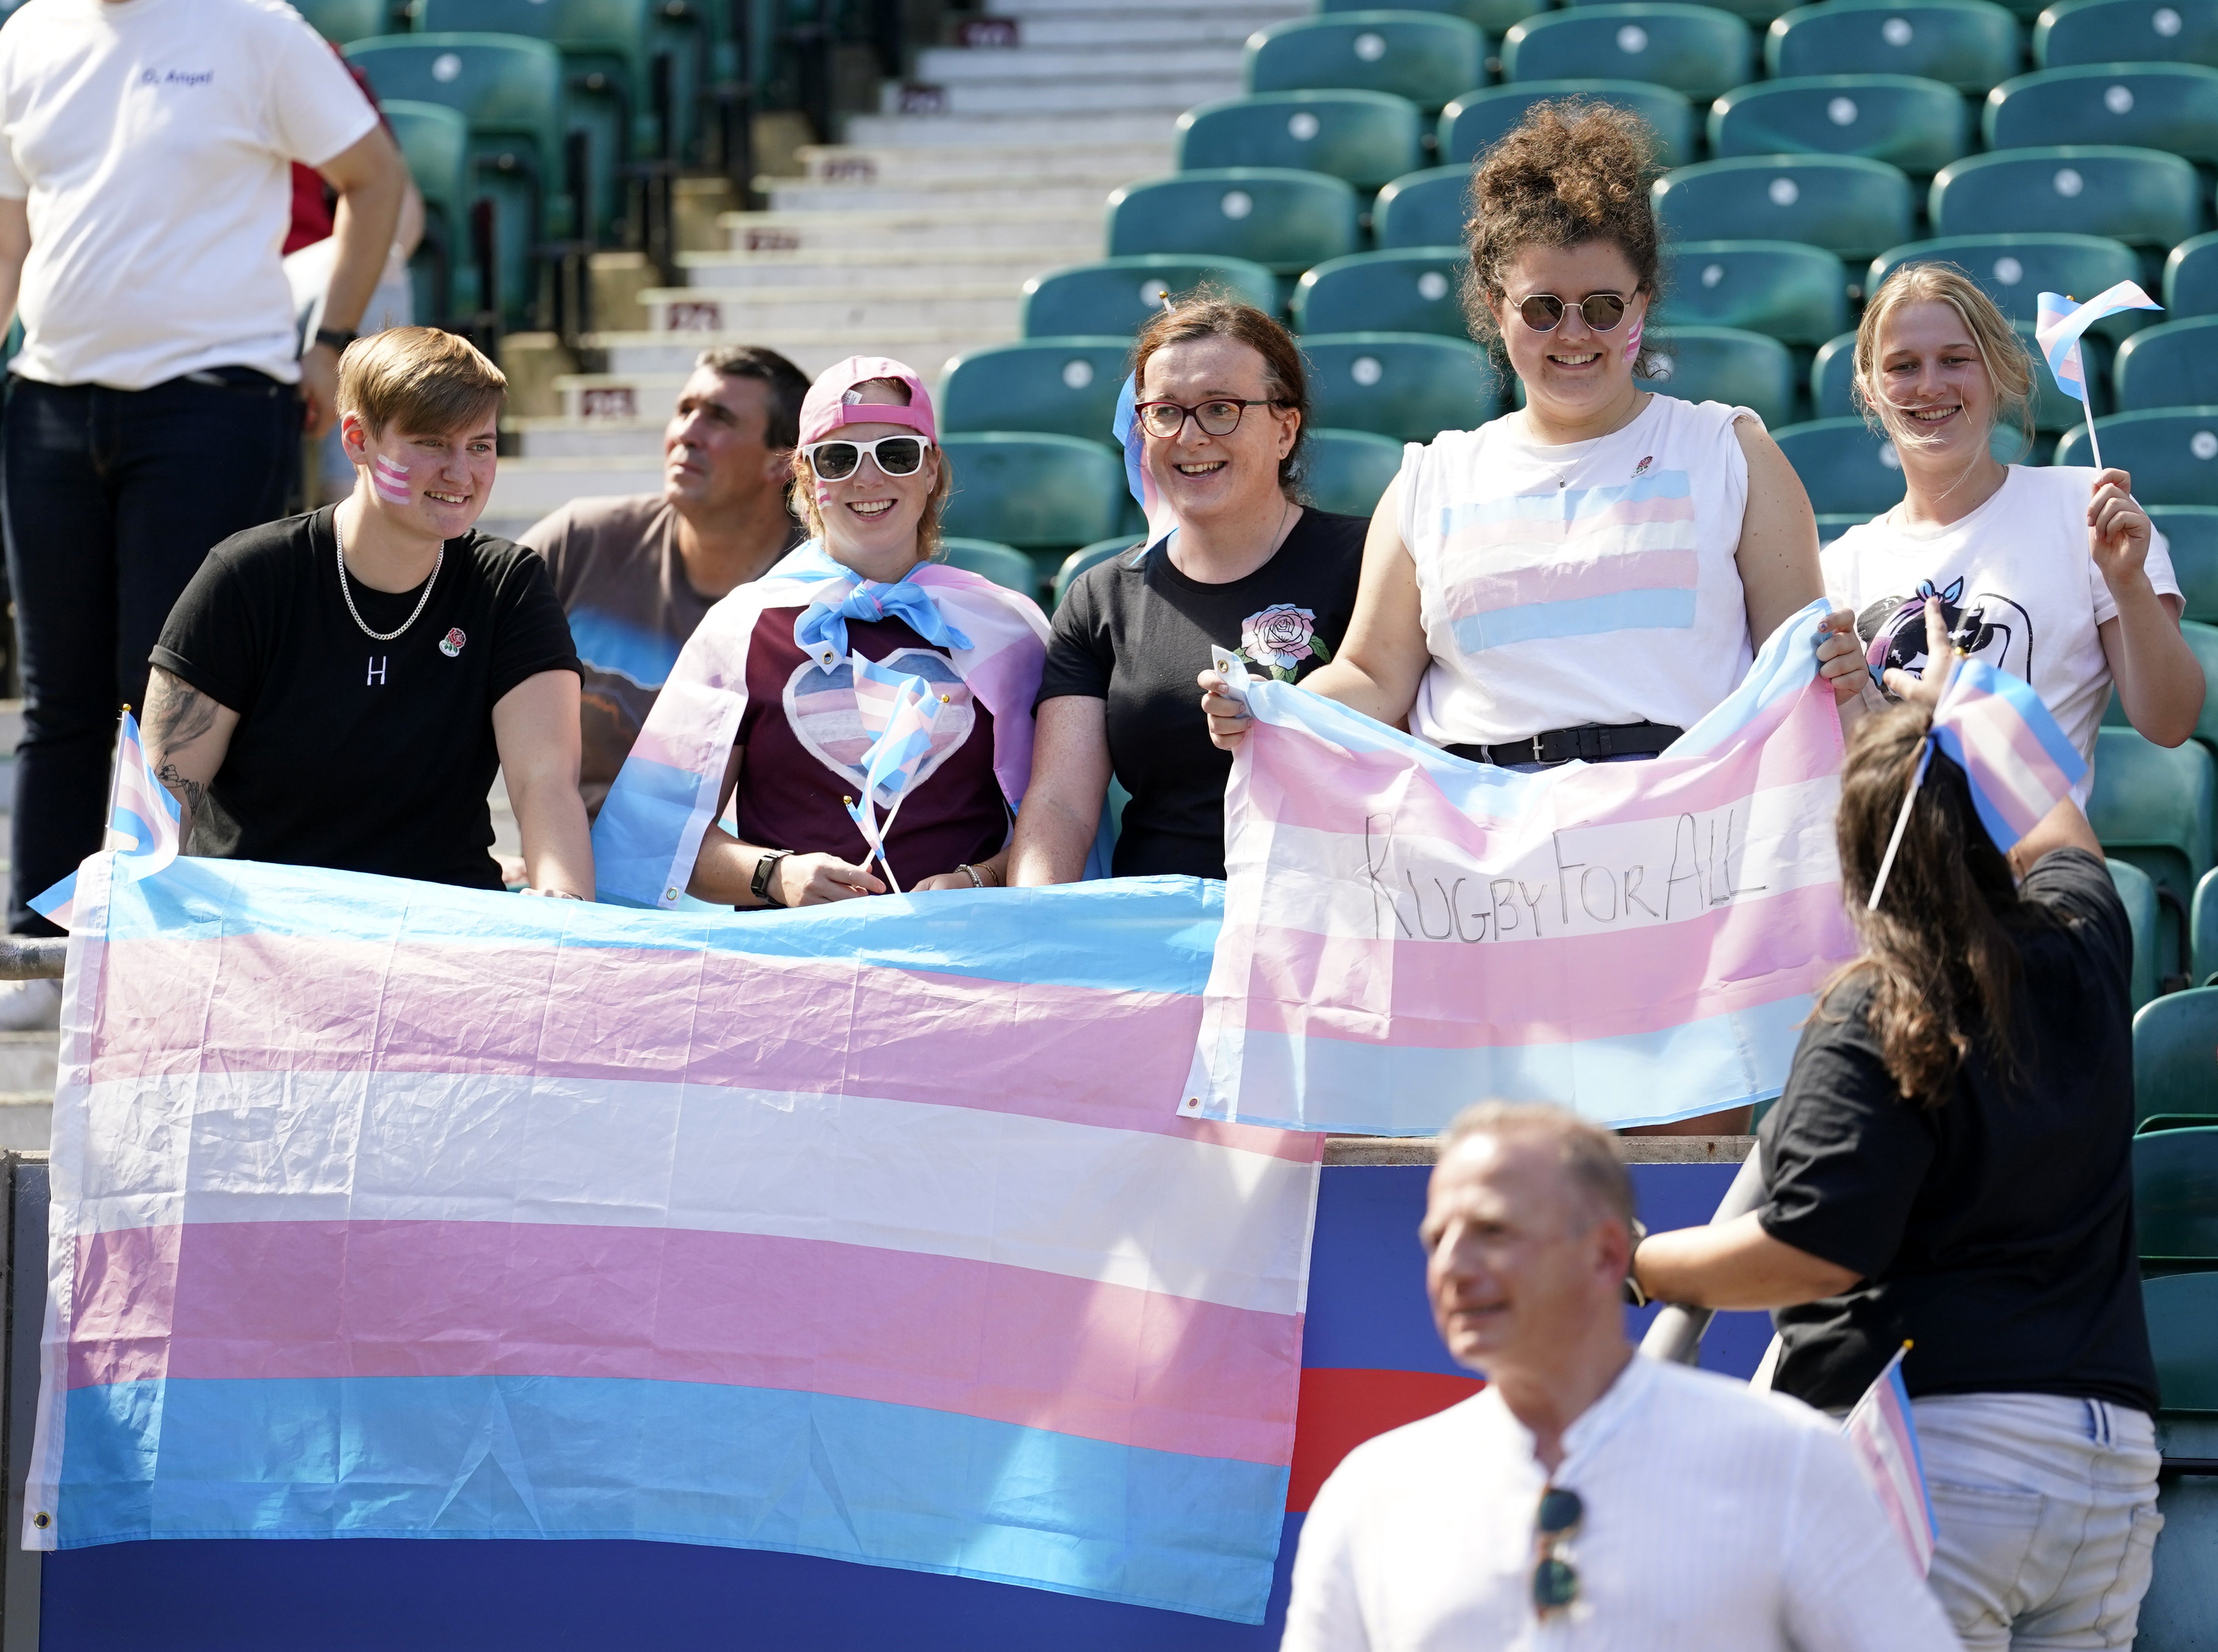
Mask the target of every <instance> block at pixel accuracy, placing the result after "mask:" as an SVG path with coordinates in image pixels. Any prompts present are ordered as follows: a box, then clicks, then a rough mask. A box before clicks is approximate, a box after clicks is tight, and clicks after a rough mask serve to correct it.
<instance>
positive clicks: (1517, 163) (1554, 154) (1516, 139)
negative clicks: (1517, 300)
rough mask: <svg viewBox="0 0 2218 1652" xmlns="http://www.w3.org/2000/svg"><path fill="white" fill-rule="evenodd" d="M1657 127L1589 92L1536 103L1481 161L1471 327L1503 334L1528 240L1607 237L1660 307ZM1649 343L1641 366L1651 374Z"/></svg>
mask: <svg viewBox="0 0 2218 1652" xmlns="http://www.w3.org/2000/svg"><path fill="white" fill-rule="evenodd" d="M1656 174H1657V165H1656V134H1655V133H1653V132H1651V131H1650V130H1649V127H1648V123H1647V122H1646V121H1644V120H1642V119H1641V118H1640V117H1639V115H1637V114H1633V113H1632V112H1631V111H1630V110H1627V109H1621V108H1617V107H1616V106H1614V104H1609V103H1597V102H1593V101H1592V100H1591V99H1588V98H1578V97H1572V98H1560V99H1552V100H1550V101H1549V102H1544V103H1535V104H1534V105H1533V107H1532V108H1529V109H1527V111H1526V112H1525V118H1524V119H1523V120H1522V121H1519V122H1518V123H1517V125H1516V126H1515V127H1514V128H1512V129H1511V130H1510V131H1509V133H1507V134H1505V135H1504V136H1503V137H1502V138H1501V139H1498V140H1497V141H1496V143H1495V144H1494V145H1493V146H1492V147H1490V149H1488V150H1487V151H1486V152H1485V153H1484V154H1483V155H1481V156H1480V157H1479V158H1478V163H1477V164H1476V165H1475V166H1474V167H1473V169H1472V170H1471V218H1470V220H1469V221H1468V222H1466V223H1465V225H1464V244H1465V246H1466V247H1468V248H1469V250H1470V252H1471V279H1470V280H1469V281H1466V282H1465V283H1464V288H1463V308H1464V315H1465V319H1467V320H1468V321H1469V323H1470V324H1471V337H1474V338H1476V339H1478V340H1479V341H1480V342H1481V343H1493V342H1495V341H1496V339H1497V338H1498V337H1500V329H1499V328H1498V327H1497V326H1496V325H1495V320H1494V311H1493V309H1492V307H1491V306H1494V305H1495V304H1497V303H1499V302H1500V301H1501V300H1502V298H1503V296H1504V295H1505V292H1506V288H1505V287H1504V285H1503V283H1504V282H1505V281H1506V279H1507V275H1508V271H1509V266H1510V264H1511V263H1515V260H1516V257H1517V255H1518V254H1519V253H1520V252H1521V251H1524V250H1525V249H1526V248H1527V247H1528V246H1544V247H1575V246H1579V245H1583V244H1585V243H1586V242H1589V241H1607V242H1608V243H1610V244H1612V245H1613V246H1614V247H1616V248H1617V249H1618V251H1620V252H1622V253H1624V254H1625V257H1626V262H1627V263H1630V264H1632V266H1633V274H1634V275H1635V276H1636V277H1637V278H1638V280H1639V285H1640V287H1641V288H1642V289H1643V290H1645V292H1646V293H1647V294H1648V307H1649V311H1650V312H1651V316H1652V315H1653V313H1654V311H1655V309H1656V306H1657V300H1659V299H1660V298H1661V297H1662V296H1663V294H1662V289H1661V287H1660V285H1659V282H1660V274H1659V266H1658V261H1657V246H1658V243H1659V237H1658V235H1657V229H1656V213H1655V211H1654V209H1653V208H1651V207H1650V205H1649V202H1648V186H1649V185H1650V184H1651V183H1653V182H1654V181H1655V178H1656ZM1653 365H1654V363H1653V362H1652V361H1651V358H1650V354H1649V351H1648V350H1647V349H1646V348H1645V346H1644V347H1643V349H1642V350H1641V352H1640V356H1639V360H1638V361H1636V362H1634V363H1633V370H1634V371H1635V372H1636V373H1637V374H1639V375H1640V376H1642V377H1644V378H1645V377H1647V376H1649V374H1650V372H1651V368H1652V367H1653Z"/></svg>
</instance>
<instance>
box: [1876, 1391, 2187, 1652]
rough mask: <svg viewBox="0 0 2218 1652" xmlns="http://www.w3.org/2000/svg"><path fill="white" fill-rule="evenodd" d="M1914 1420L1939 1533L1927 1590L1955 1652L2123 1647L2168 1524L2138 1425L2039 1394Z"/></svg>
mask: <svg viewBox="0 0 2218 1652" xmlns="http://www.w3.org/2000/svg"><path fill="white" fill-rule="evenodd" d="M1911 1410H1912V1412H1913V1413H1914V1414H1915V1415H1916V1418H1917V1422H1918V1445H1919V1447H1920V1450H1921V1451H1922V1452H1923V1454H1924V1461H1925V1479H1926V1484H1927V1486H1928V1488H1930V1491H1931V1493H1932V1497H1933V1517H1934V1521H1935V1523H1936V1525H1938V1526H1939V1528H1940V1537H1939V1541H1938V1543H1937V1544H1936V1548H1935V1550H1934V1555H1933V1574H1932V1576H1931V1579H1930V1583H1931V1586H1932V1589H1933V1593H1935V1595H1936V1596H1937V1597H1938V1598H1939V1599H1940V1601H1941V1605H1942V1609H1943V1610H1944V1611H1945V1612H1948V1618H1949V1621H1950V1622H1951V1623H1952V1624H1955V1629H1956V1633H1957V1635H1958V1636H1959V1637H1961V1639H1962V1641H1963V1643H1964V1649H1965V1652H2035V1649H2040V1652H2050V1649H2054V1652H2113V1649H2116V1652H2124V1649H2127V1648H2129V1647H2131V1646H2132V1645H2133V1643H2134V1628H2135V1625H2136V1624H2137V1623H2138V1621H2139V1619H2140V1617H2141V1597H2142V1596H2143V1595H2144V1594H2146V1593H2148V1586H2149V1574H2150V1568H2151V1560H2152V1556H2153V1550H2154V1549H2155V1546H2156V1534H2157V1532H2158V1531H2159V1530H2161V1529H2162V1527H2163V1525H2164V1517H2163V1516H2162V1515H2161V1514H2159V1513H2157V1512H2156V1474H2157V1463H2158V1457H2157V1450H2156V1430H2155V1425H2154V1424H2153V1423H2152V1422H2151V1421H2150V1420H2149V1418H2148V1414H2147V1413H2146V1412H2141V1411H2135V1410H2134V1409H2132V1408H2129V1407H2125V1406H2115V1405H2110V1404H2108V1403H2106V1402H2105V1401H2101V1400H2072V1399H2065V1398H2062V1397H2060V1396H2058V1395H2048V1394H1967V1395H1940V1396H1936V1397H1934V1398H1930V1399H1924V1400H1918V1401H1914V1402H1913V1403H1912V1405H1911Z"/></svg>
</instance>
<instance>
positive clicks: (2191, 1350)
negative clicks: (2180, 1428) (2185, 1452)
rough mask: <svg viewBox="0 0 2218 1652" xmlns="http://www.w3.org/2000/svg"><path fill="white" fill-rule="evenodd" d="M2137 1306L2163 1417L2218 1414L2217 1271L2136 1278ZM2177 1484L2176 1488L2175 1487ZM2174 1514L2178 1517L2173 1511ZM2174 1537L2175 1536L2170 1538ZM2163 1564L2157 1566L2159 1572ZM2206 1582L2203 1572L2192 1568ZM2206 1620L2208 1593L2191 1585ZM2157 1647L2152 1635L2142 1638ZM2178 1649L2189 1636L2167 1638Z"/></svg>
mask: <svg viewBox="0 0 2218 1652" xmlns="http://www.w3.org/2000/svg"><path fill="white" fill-rule="evenodd" d="M2141 1312H2142V1315H2143V1316H2144V1317H2145V1318H2146V1319H2147V1321H2148V1335H2149V1352H2150V1353H2151V1354H2152V1355H2153V1356H2154V1357H2155V1359H2156V1385H2157V1392H2158V1395H2159V1399H2160V1403H2161V1414H2162V1415H2164V1416H2165V1417H2175V1416H2182V1415H2184V1416H2190V1417H2192V1416H2206V1415H2211V1414H2218V1273H2214V1272H2210V1271H2198V1272H2194V1273H2167V1274H2165V1276H2164V1277H2163V1278H2158V1279H2146V1280H2143V1281H2142V1282H2141ZM2175 1489H2177V1488H2175ZM2175 1518H2177V1517H2175ZM2176 1541H2177V1539H2175V1542H2176ZM2166 1569H2167V1568H2163V1567H2159V1568H2158V1570H2159V1572H2163V1571H2165V1570H2166ZM2190 1577H2198V1578H2200V1579H2201V1581H2202V1583H2203V1585H2204V1586H2207V1584H2208V1582H2209V1578H2208V1575H2205V1574H2200V1573H2191V1574H2190ZM2196 1596H2197V1597H2198V1598H2199V1599H2201V1601H2202V1605H2203V1624H2205V1625H2207V1624H2208V1623H2209V1616H2208V1613H2209V1597H2208V1595H2207V1594H2205V1593H2203V1589H2202V1588H2200V1587H2198V1588H2197V1589H2196ZM2141 1645H2143V1646H2144V1647H2147V1648H2149V1649H2150V1652H2156V1649H2155V1645H2154V1643H2153V1641H2152V1640H2143V1641H2142V1642H2141ZM2165 1645H2166V1646H2170V1647H2178V1648H2179V1649H2182V1652H2185V1649H2188V1648H2190V1647H2192V1646H2193V1645H2194V1643H2193V1642H2192V1641H2188V1640H2181V1641H2167V1642H2166V1643H2165Z"/></svg>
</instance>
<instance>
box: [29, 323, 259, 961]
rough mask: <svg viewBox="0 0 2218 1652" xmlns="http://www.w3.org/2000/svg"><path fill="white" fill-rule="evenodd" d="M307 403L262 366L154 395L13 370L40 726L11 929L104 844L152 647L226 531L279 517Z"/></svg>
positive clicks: (34, 716) (38, 922)
mask: <svg viewBox="0 0 2218 1652" xmlns="http://www.w3.org/2000/svg"><path fill="white" fill-rule="evenodd" d="M299 466H300V395H299V393H298V392H297V391H295V390H294V387H292V386H290V385H286V384H280V383H278V382H277V381H276V380H274V379H271V378H270V377H269V376H267V375H266V374H260V373H257V372H255V371H254V370H252V369H251V368H236V367H232V368H214V369H212V370H211V371H210V372H208V373H205V374H193V375H190V376H188V377H185V378H182V379H171V380H170V381H167V382H165V383H163V384H158V385H154V386H152V387H150V388H148V389H146V390H110V389H108V388H105V387H102V386H100V385H90V384H65V385H55V384H40V383H38V382H37V381H34V380H29V379H12V380H11V381H9V387H8V405H7V411H6V414H5V416H4V418H0V527H4V529H5V532H6V536H7V544H8V578H9V582H10V584H11V585H13V586H14V588H15V637H16V642H17V646H18V647H19V648H20V649H21V651H22V671H23V737H22V744H20V745H19V746H17V747H16V748H15V821H14V826H15V834H14V846H13V856H12V863H11V865H10V866H9V878H8V927H9V931H12V932H13V933H15V934H17V935H57V934H59V933H60V931H59V930H57V929H56V928H55V927H54V926H53V925H52V924H49V923H48V922H47V921H46V919H43V918H41V917H40V916H39V915H38V914H37V913H34V912H33V911H32V910H31V909H30V907H29V906H28V905H26V904H25V903H26V902H27V901H28V900H29V898H30V897H31V896H33V895H34V894H39V893H40V892H41V891H43V890H45V889H46V888H48V887H50V886H51V885H53V883H55V882H58V881H59V879H61V878H62V877H64V876H65V875H67V874H69V873H70V872H71V871H73V870H75V869H76V868H77V863H78V862H79V861H81V860H83V859H84V857H86V856H87V855H90V854H91V853H92V852H93V851H95V850H96V849H98V848H99V847H100V845H101V837H102V832H103V831H105V829H106V827H107V821H106V820H105V819H104V818H103V817H104V814H105V812H106V809H107V805H108V758H109V753H110V752H111V751H112V749H113V746H114V741H115V719H116V714H117V712H118V711H119V710H121V708H122V707H123V706H124V705H126V704H129V705H131V706H133V707H134V708H144V707H145V705H146V656H147V654H148V653H149V652H150V651H151V650H152V647H153V646H154V642H155V640H156V638H157V637H158V635H159V634H160V633H161V629H162V623H163V622H164V621H165V620H166V619H168V618H169V616H170V607H171V605H172V604H173V603H176V602H177V597H178V594H179V593H180V592H181V591H183V590H184V588H185V585H186V582H187V581H189V579H191V578H192V577H193V574H194V572H195V570H196V569H198V568H199V566H200V565H201V558H202V557H203V556H205V555H207V554H208V548H210V547H211V546H213V545H214V544H216V543H217V542H218V541H221V540H224V539H227V538H229V537H230V536H231V535H233V534H235V533H238V532H239V530H240V529H245V528H251V527H254V526H255V525H256V524H257V523H264V522H269V521H270V520H272V519H274V518H275V517H276V516H277V515H278V513H279V512H280V511H281V510H282V509H283V508H284V504H285V500H286V498H287V496H288V493H289V492H290V491H291V484H292V480H293V476H294V472H295V471H297V470H298V468H299Z"/></svg>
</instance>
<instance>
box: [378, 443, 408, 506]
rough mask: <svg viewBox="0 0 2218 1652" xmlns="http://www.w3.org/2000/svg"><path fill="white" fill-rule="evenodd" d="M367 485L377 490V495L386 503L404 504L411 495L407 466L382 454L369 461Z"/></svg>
mask: <svg viewBox="0 0 2218 1652" xmlns="http://www.w3.org/2000/svg"><path fill="white" fill-rule="evenodd" d="M369 485H370V486H372V487H374V488H375V489H376V490H377V497H378V498H381V499H383V500H384V501H386V503H387V504H407V503H408V501H409V499H410V498H412V495H411V494H410V492H409V490H408V468H407V467H406V466H405V465H396V464H394V463H393V461H391V460H390V459H387V457H386V456H385V455H383V454H379V455H377V456H376V457H375V458H374V459H372V460H371V461H370V465H369Z"/></svg>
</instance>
